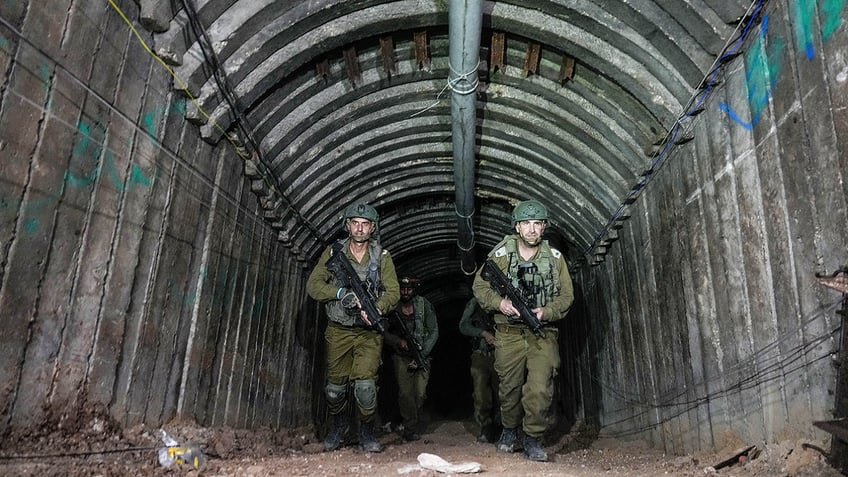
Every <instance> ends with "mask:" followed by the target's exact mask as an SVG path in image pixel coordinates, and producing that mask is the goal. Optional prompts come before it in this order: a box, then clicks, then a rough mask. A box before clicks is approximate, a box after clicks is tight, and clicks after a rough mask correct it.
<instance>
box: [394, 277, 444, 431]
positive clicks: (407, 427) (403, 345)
mask: <svg viewBox="0 0 848 477" xmlns="http://www.w3.org/2000/svg"><path fill="white" fill-rule="evenodd" d="M418 286H419V280H418V279H417V278H413V277H403V278H401V279H400V302H399V303H398V305H397V308H396V309H395V311H394V312H393V313H392V315H391V317H390V320H389V324H388V331H387V332H386V335H385V336H386V344H387V345H389V349H390V350H391V351H392V364H393V365H394V370H395V377H396V378H397V384H398V407H399V408H400V415H401V417H402V418H403V433H402V436H403V438H404V439H405V440H407V441H417V440H418V439H420V438H421V437H420V435H419V432H420V431H421V427H422V426H423V424H424V400H425V399H426V398H427V383H428V382H429V381H430V353H431V352H432V351H433V347H434V346H435V345H436V340H438V339H439V322H438V320H437V318H436V312H435V310H434V309H433V305H432V304H431V303H430V301H429V300H427V299H426V298H424V297H423V296H420V295H418V293H417V292H418Z"/></svg>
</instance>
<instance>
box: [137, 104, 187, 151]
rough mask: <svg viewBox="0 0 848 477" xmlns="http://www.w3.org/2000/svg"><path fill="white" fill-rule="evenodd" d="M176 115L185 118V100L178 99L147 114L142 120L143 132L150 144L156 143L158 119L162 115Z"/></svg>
mask: <svg viewBox="0 0 848 477" xmlns="http://www.w3.org/2000/svg"><path fill="white" fill-rule="evenodd" d="M168 113H170V114H175V113H176V114H178V115H180V116H185V100H184V99H180V100H177V101H175V102H170V103H168V104H167V105H166V106H158V107H155V108H153V109H152V110H150V111H149V112H147V113H146V114H145V115H144V117H143V118H142V123H143V124H144V127H143V128H142V129H143V130H144V132H146V133H147V137H148V138H149V139H150V141H151V142H152V143H154V144H155V143H156V125H157V124H158V123H159V117H160V116H161V115H164V114H168Z"/></svg>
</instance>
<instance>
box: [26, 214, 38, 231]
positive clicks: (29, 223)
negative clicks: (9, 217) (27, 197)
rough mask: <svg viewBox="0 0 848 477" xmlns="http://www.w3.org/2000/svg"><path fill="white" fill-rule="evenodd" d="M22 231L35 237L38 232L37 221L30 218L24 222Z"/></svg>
mask: <svg viewBox="0 0 848 477" xmlns="http://www.w3.org/2000/svg"><path fill="white" fill-rule="evenodd" d="M24 231H25V232H26V233H27V235H35V234H36V232H38V219H36V218H35V217H30V218H29V219H27V220H26V222H24Z"/></svg>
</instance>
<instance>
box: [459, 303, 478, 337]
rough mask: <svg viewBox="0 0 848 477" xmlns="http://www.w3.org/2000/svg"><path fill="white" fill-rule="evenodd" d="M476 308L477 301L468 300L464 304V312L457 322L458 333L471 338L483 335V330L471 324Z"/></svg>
mask: <svg viewBox="0 0 848 477" xmlns="http://www.w3.org/2000/svg"><path fill="white" fill-rule="evenodd" d="M476 308H477V301H476V300H474V299H471V300H468V303H466V304H465V310H464V311H463V312H462V318H460V320H459V332H460V333H462V334H464V335H465V336H470V337H472V338H479V337H480V336H481V335H482V334H483V330H481V329H480V328H477V327H476V326H474V324H473V323H472V318H473V317H474V312H475V311H476Z"/></svg>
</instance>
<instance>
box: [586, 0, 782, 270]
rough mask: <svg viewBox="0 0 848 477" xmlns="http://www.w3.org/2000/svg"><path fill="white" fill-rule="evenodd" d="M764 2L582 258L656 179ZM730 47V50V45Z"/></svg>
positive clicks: (755, 6)
mask: <svg viewBox="0 0 848 477" xmlns="http://www.w3.org/2000/svg"><path fill="white" fill-rule="evenodd" d="M767 1H768V0H755V1H754V2H753V3H752V4H751V5H750V6H749V7H748V10H747V11H746V14H745V15H744V16H743V17H742V21H740V23H739V24H738V25H737V26H736V30H735V31H734V33H735V32H736V31H739V28H740V26H741V27H742V30H741V32H740V33H739V35H738V36H737V37H736V39H735V40H734V39H732V38H731V39H729V40H728V41H727V42H725V45H724V47H723V48H722V53H721V54H720V55H719V56H718V57H717V58H716V59H715V60H714V61H713V64H712V66H711V67H710V68H709V70H708V73H707V74H706V75H705V76H704V79H703V80H702V81H701V85H703V86H705V87H704V89H703V91H702V92H698V93H695V94H693V95H692V96H691V97H690V98H689V101H687V103H686V106H685V107H684V108H683V113H682V114H681V115H679V116H678V117H677V119H675V121H674V124H672V126H671V128H669V131H668V133H667V134H666V136H665V138H664V139H663V142H662V143H661V144H662V148H661V149H660V150H658V151H657V152H655V153H654V155H653V158H652V160H651V161H650V162H649V166H648V167H647V168H646V169H645V172H644V173H643V175H642V176H641V177H640V179H639V181H638V182H637V183H636V185H634V186H633V187H632V188H631V189H630V191H629V192H628V193H627V194H626V195H625V197H624V199H623V200H622V201H621V203H620V204H619V206H618V208H617V209H616V211H615V212H614V213H613V215H612V216H611V217H610V218H609V220H607V222H606V224H605V225H604V227H603V228H602V229H601V230H600V232H598V233H597V234H596V235H595V238H594V239H593V240H592V243H591V244H589V246H588V247H587V248H586V249H585V250H584V251H583V256H584V257H586V256H589V255H591V253H592V251H593V250H595V249H596V248H597V247H598V246H599V244H600V242H601V241H602V240H603V238H604V237H607V236H608V235H609V230H610V228H611V227H612V225H613V224H614V223H615V222H616V221H617V220H618V219H619V218H621V217H623V216H624V211H625V209H626V208H627V207H628V206H629V205H630V204H632V203H633V202H635V201H636V199H638V197H639V196H640V195H641V194H642V192H643V191H644V190H645V188H646V187H647V185H648V184H649V183H650V182H651V180H653V177H654V176H656V173H657V172H659V170H661V169H662V166H663V165H664V164H665V162H666V160H667V156H668V155H669V154H670V152H671V150H672V149H673V148H674V145H675V141H676V139H677V135H678V133H679V131H680V129H681V127H682V125H683V121H684V120H687V119H690V118H692V117H694V116H696V115H697V114H699V113H700V110H701V109H700V108H701V107H702V104H703V102H704V101H705V100H706V97H707V94H708V93H709V92H710V90H711V89H712V87H713V86H714V84H715V82H714V79H715V76H716V75H717V74H718V72H719V70H721V69H722V68H723V66H724V65H725V64H726V63H727V62H728V60H729V59H732V58H735V57H736V56H738V54H739V51H738V49H739V47H740V45H741V43H742V41H743V40H744V39H745V38H746V37H747V35H748V33H749V31H748V30H749V28H750V27H751V26H752V25H753V24H754V23H755V22H756V21H758V19H759V17H760V13H761V12H762V9H763V8H764V4H765V2H767ZM731 44H733V46H732V47H731V46H730V45H731ZM693 102H694V105H693ZM690 124H691V123H690Z"/></svg>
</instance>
